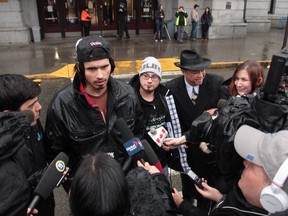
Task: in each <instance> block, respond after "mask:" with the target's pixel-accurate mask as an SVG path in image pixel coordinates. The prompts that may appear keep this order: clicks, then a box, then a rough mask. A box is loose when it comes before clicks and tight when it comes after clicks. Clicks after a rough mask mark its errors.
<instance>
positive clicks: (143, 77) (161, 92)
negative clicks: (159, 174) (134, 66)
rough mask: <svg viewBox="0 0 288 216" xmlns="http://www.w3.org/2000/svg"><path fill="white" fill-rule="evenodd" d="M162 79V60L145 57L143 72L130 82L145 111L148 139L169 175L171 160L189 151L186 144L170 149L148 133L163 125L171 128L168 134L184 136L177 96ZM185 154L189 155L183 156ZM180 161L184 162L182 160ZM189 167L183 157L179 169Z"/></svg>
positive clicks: (145, 133)
mask: <svg viewBox="0 0 288 216" xmlns="http://www.w3.org/2000/svg"><path fill="white" fill-rule="evenodd" d="M161 78H162V68H161V64H160V62H159V61H158V60H157V59H156V58H154V57H151V56H149V57H146V58H145V59H144V60H143V62H142V66H141V69H140V72H139V74H136V75H135V76H134V77H133V78H132V79H131V80H130V84H131V85H132V86H133V87H134V89H135V91H136V94H137V95H138V97H139V101H140V104H141V107H142V110H143V120H144V121H143V122H144V130H145V131H144V138H145V139H147V141H148V142H149V143H150V145H151V147H152V148H153V150H154V151H155V153H156V155H157V156H158V158H159V160H160V162H161V165H162V167H163V173H164V174H165V175H166V176H167V177H168V163H169V165H171V164H172V162H171V161H172V159H174V158H176V155H177V156H179V155H181V153H183V152H184V153H185V150H184V149H183V148H184V147H183V146H180V147H179V148H178V149H176V150H174V151H169V148H168V147H167V146H165V143H164V144H163V143H156V142H155V141H154V140H153V139H152V138H151V137H150V136H149V135H148V132H150V130H151V128H154V129H157V128H160V127H164V128H165V129H166V130H167V132H168V137H180V136H181V135H182V134H181V126H180V123H179V119H178V114H177V110H176V108H175V102H174V98H173V95H172V94H170V91H169V89H167V88H166V87H165V86H164V85H162V84H160V81H161ZM185 156H186V154H185V155H181V156H180V157H185ZM170 162H171V163H170ZM178 162H179V163H180V160H179V161H178ZM171 166H172V165H171ZM178 166H179V165H178ZM185 166H186V167H188V164H187V163H186V162H185V160H182V163H181V165H180V167H181V168H180V170H179V171H183V170H185V169H184V168H183V167H185ZM172 168H175V167H172Z"/></svg>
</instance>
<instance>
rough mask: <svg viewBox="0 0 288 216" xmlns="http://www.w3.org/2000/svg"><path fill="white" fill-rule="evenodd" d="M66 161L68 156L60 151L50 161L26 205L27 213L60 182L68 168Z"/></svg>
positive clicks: (30, 212)
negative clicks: (31, 198)
mask: <svg viewBox="0 0 288 216" xmlns="http://www.w3.org/2000/svg"><path fill="white" fill-rule="evenodd" d="M68 161H69V158H68V156H67V155H66V154H64V153H63V152H61V153H59V154H58V155H57V156H56V158H55V159H54V160H53V161H52V162H51V163H50V165H49V166H48V168H47V170H46V171H45V173H44V175H43V176H42V178H41V179H40V181H39V183H38V184H37V186H36V188H35V190H34V198H33V200H32V201H31V203H30V205H29V207H28V211H27V215H30V214H32V212H33V210H34V208H35V207H36V206H37V204H38V202H39V201H40V199H47V198H48V196H49V195H50V194H51V193H52V191H53V189H54V188H55V187H56V186H59V185H60V184H61V182H62V180H63V179H64V177H65V175H66V174H67V172H68V170H69V169H68V167H67V164H68Z"/></svg>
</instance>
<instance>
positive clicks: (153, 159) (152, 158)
mask: <svg viewBox="0 0 288 216" xmlns="http://www.w3.org/2000/svg"><path fill="white" fill-rule="evenodd" d="M141 142H142V145H143V146H144V149H145V150H144V154H145V157H144V160H145V161H147V162H149V164H151V165H154V166H155V167H156V168H157V169H158V170H159V171H160V172H162V170H163V168H162V165H161V163H160V161H159V159H158V157H157V155H156V153H155V151H154V150H153V149H152V147H151V145H150V144H149V142H148V141H147V140H145V139H144V140H141Z"/></svg>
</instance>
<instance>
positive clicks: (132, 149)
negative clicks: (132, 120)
mask: <svg viewBox="0 0 288 216" xmlns="http://www.w3.org/2000/svg"><path fill="white" fill-rule="evenodd" d="M114 127H115V128H116V129H117V130H118V131H119V132H120V134H121V137H122V139H120V142H122V143H123V147H124V148H125V150H126V152H127V154H128V156H129V157H128V158H127V160H126V161H125V163H124V165H123V167H122V169H123V171H124V172H125V173H126V172H128V170H129V169H130V167H131V165H132V162H133V160H134V159H136V160H140V159H142V158H143V157H144V147H143V145H142V143H141V141H140V139H139V138H137V137H134V134H133V133H132V132H131V130H130V128H129V127H128V125H127V123H126V121H125V120H124V119H123V118H119V119H117V120H116V121H115V123H114Z"/></svg>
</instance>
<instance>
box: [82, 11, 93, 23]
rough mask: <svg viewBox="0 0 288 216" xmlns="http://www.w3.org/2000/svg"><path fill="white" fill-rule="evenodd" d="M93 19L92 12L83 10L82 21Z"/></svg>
mask: <svg viewBox="0 0 288 216" xmlns="http://www.w3.org/2000/svg"><path fill="white" fill-rule="evenodd" d="M91 19H92V16H91V15H90V13H88V12H87V11H85V10H82V13H81V21H90V20H91Z"/></svg>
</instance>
